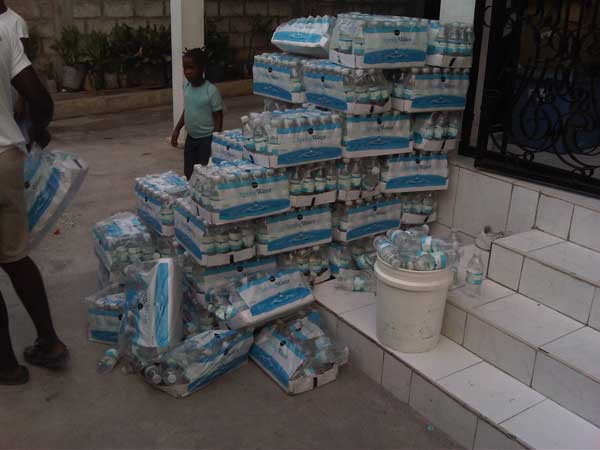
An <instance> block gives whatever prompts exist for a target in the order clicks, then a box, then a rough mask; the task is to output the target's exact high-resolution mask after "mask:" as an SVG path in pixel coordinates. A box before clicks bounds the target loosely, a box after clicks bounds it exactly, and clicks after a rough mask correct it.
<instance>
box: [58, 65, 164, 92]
mask: <svg viewBox="0 0 600 450" xmlns="http://www.w3.org/2000/svg"><path fill="white" fill-rule="evenodd" d="M86 77H89V80H88V81H89V85H90V86H91V88H92V89H93V90H102V89H119V88H126V87H136V86H143V87H164V86H166V85H167V84H168V77H167V67H166V66H162V65H152V64H145V65H142V66H141V67H139V68H135V69H134V68H131V69H128V70H126V71H125V72H119V73H115V72H106V71H100V70H89V69H88V67H87V66H86V65H85V64H78V65H76V66H63V76H62V87H63V89H65V90H67V91H71V92H75V91H80V90H81V89H83V87H84V84H85V81H86Z"/></svg>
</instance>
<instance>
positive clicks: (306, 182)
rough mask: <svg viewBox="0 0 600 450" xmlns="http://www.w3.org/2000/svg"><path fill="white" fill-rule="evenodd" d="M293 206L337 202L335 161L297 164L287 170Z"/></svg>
mask: <svg viewBox="0 0 600 450" xmlns="http://www.w3.org/2000/svg"><path fill="white" fill-rule="evenodd" d="M287 174H288V179H289V181H290V201H291V203H292V207H295V208H300V207H307V206H318V205H324V204H327V203H333V202H335V200H336V198H337V168H336V165H335V162H324V163H317V164H309V165H306V166H300V167H298V166H296V167H293V168H289V169H288V171H287Z"/></svg>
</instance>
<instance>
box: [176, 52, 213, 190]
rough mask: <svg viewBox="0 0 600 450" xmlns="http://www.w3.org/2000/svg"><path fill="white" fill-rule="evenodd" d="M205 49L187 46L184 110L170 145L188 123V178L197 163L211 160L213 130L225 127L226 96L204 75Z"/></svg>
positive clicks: (184, 169) (186, 150)
mask: <svg viewBox="0 0 600 450" xmlns="http://www.w3.org/2000/svg"><path fill="white" fill-rule="evenodd" d="M205 69H206V52H205V51H204V50H203V49H201V48H195V49H192V50H187V51H186V52H185V53H184V55H183V73H184V75H185V78H186V79H187V83H186V84H185V86H184V87H183V97H184V111H183V114H182V115H181V119H179V122H178V123H177V126H176V127H175V130H173V136H172V137H171V145H172V146H173V147H177V141H178V139H179V133H181V129H182V128H183V126H184V125H185V128H186V130H187V133H188V134H187V138H186V140H185V150H184V152H183V158H184V167H183V171H184V173H185V176H186V177H187V179H188V180H189V179H190V178H191V176H192V173H193V172H194V166H195V165H196V164H201V165H203V166H205V165H207V164H208V160H209V159H210V152H211V144H212V134H213V131H223V100H222V99H221V95H220V94H219V91H218V89H217V88H216V87H215V85H214V84H212V83H210V82H209V81H207V80H205V79H204V71H205Z"/></svg>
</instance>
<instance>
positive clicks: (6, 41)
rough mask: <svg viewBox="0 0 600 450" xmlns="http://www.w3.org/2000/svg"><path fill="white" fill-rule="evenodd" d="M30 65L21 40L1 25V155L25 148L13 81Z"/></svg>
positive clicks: (4, 25)
mask: <svg viewBox="0 0 600 450" xmlns="http://www.w3.org/2000/svg"><path fill="white" fill-rule="evenodd" d="M30 65H31V63H30V62H29V59H27V56H25V50H24V49H23V44H22V43H21V40H20V38H19V37H18V36H17V34H15V33H14V31H12V30H11V29H9V28H8V27H7V26H6V24H4V23H0V153H1V152H3V151H5V150H7V149H8V148H10V147H20V148H24V144H25V139H24V138H23V134H22V133H21V131H20V130H19V127H18V125H17V123H16V122H15V118H14V113H13V101H12V92H11V90H12V84H11V81H12V79H13V78H14V77H16V76H17V75H18V74H19V73H21V72H22V71H23V69H25V68H27V67H28V66H30Z"/></svg>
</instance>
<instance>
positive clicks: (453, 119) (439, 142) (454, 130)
mask: <svg viewBox="0 0 600 450" xmlns="http://www.w3.org/2000/svg"><path fill="white" fill-rule="evenodd" d="M461 122H462V113H460V112H448V111H443V112H442V111H436V112H433V113H420V114H414V115H413V124H412V129H413V138H414V148H415V150H423V151H434V152H439V151H444V152H448V151H450V150H454V149H455V148H456V145H457V142H458V135H459V132H460V126H461Z"/></svg>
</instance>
